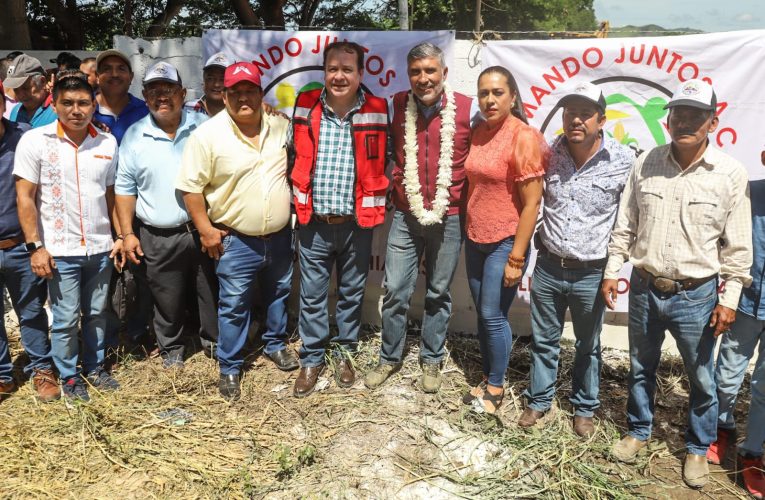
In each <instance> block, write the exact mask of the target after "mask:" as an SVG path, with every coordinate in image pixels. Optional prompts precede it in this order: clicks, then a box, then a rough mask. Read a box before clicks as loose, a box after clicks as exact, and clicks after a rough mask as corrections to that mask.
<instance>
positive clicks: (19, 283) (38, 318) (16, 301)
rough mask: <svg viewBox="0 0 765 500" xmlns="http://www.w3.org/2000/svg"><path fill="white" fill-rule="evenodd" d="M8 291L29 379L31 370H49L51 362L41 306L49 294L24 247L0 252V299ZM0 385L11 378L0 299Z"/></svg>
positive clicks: (3, 304)
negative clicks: (27, 362) (16, 317)
mask: <svg viewBox="0 0 765 500" xmlns="http://www.w3.org/2000/svg"><path fill="white" fill-rule="evenodd" d="M3 287H7V288H8V293H9V295H10V296H11V303H12V304H13V309H14V310H15V311H16V316H18V318H19V329H20V331H21V344H22V345H23V346H24V350H25V351H26V353H27V355H28V356H29V364H27V366H25V367H24V373H25V374H26V375H27V376H31V375H32V373H33V371H34V370H49V369H50V368H51V364H52V360H51V354H50V340H49V339H48V315H47V314H46V313H45V309H44V308H43V305H44V304H45V297H46V296H47V294H48V287H47V285H46V283H45V279H44V278H38V277H37V276H36V275H35V273H33V272H32V267H31V266H30V264H29V253H28V252H27V250H26V248H24V245H16V246H15V247H11V248H7V249H5V250H0V295H2V293H3ZM0 318H3V319H0V381H8V380H10V379H11V378H12V376H11V372H12V371H13V364H12V363H11V356H10V352H9V351H8V336H7V333H6V331H5V320H4V318H5V300H3V298H2V297H0Z"/></svg>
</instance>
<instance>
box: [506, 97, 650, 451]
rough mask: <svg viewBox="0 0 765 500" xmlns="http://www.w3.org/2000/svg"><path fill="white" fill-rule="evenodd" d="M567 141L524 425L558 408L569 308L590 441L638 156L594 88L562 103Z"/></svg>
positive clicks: (555, 189) (540, 280)
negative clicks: (620, 233)
mask: <svg viewBox="0 0 765 500" xmlns="http://www.w3.org/2000/svg"><path fill="white" fill-rule="evenodd" d="M558 106H560V107H562V108H563V135H561V136H559V137H557V138H556V139H555V140H554V141H553V143H552V145H551V149H552V156H551V157H550V164H549V167H548V169H547V172H546V173H545V194H544V211H543V214H542V227H541V228H540V230H539V232H538V235H537V236H538V237H537V239H536V240H535V241H536V244H537V250H538V251H539V253H538V256H537V262H536V267H535V269H534V274H533V276H532V279H531V332H532V333H531V336H532V344H531V349H530V351H531V376H530V383H529V387H528V389H527V390H526V392H525V396H526V398H527V400H528V407H527V408H526V409H525V410H524V412H523V415H521V418H520V419H519V420H518V425H520V426H522V427H531V426H533V425H534V424H535V423H536V421H537V420H538V419H539V418H540V417H541V416H542V415H543V414H544V412H546V411H547V410H548V409H549V408H550V406H551V405H552V400H553V397H554V395H555V384H556V381H557V378H558V355H559V353H560V337H561V334H562V333H563V320H564V317H565V314H566V309H568V310H569V311H570V312H571V320H572V322H573V324H574V335H575V336H576V357H575V358H574V368H573V370H572V381H571V396H570V401H571V405H572V406H573V410H574V422H573V428H574V432H576V434H578V435H579V436H583V437H589V436H591V435H592V433H593V432H594V431H595V428H594V425H593V415H594V413H595V410H596V409H597V408H598V407H599V405H600V402H599V400H598V389H599V385H600V366H601V359H600V331H601V328H602V326H603V315H604V313H605V302H604V301H603V298H602V297H601V295H600V282H601V280H602V279H603V271H604V269H605V265H606V253H607V251H606V249H607V247H608V241H609V237H610V235H611V229H612V228H613V226H614V221H615V220H616V212H617V209H618V207H619V198H620V197H621V192H622V190H623V189H624V185H625V183H626V182H627V176H628V174H629V172H630V169H631V167H632V164H633V162H634V161H635V153H634V152H633V151H632V150H631V149H630V148H628V147H626V146H623V145H622V144H619V143H618V142H617V141H615V140H614V139H612V138H611V137H608V136H607V135H606V134H605V133H604V132H603V126H604V125H605V123H606V100H605V98H604V97H603V93H602V92H601V90H600V88H599V87H597V86H596V85H593V84H591V83H581V84H577V85H575V86H573V87H571V88H570V89H569V90H568V92H567V93H566V95H565V96H564V97H563V98H562V99H561V100H560V102H559V103H558Z"/></svg>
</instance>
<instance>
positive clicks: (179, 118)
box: [115, 62, 218, 368]
mask: <svg viewBox="0 0 765 500" xmlns="http://www.w3.org/2000/svg"><path fill="white" fill-rule="evenodd" d="M143 97H144V99H146V104H147V105H148V107H149V115H147V116H145V117H144V118H142V119H140V120H139V121H137V122H136V123H135V124H134V125H133V126H132V127H130V130H128V131H127V133H126V134H125V136H124V138H123V140H122V144H121V145H120V162H119V169H118V174H117V181H116V184H115V193H116V204H117V213H118V216H119V218H120V226H121V227H125V228H133V227H135V228H136V230H137V231H136V232H134V231H133V230H126V231H125V232H124V234H122V235H121V237H122V238H124V247H123V251H124V254H125V256H126V257H127V259H128V260H129V261H131V262H133V263H134V264H139V263H140V261H141V260H145V262H146V280H147V282H148V285H149V289H150V290H151V295H152V297H153V299H154V319H153V324H154V333H155V334H156V336H157V344H158V345H159V349H160V354H161V355H162V360H163V366H164V367H165V368H182V367H183V366H184V358H185V356H186V354H187V352H186V348H187V347H188V344H190V341H191V340H194V339H193V337H195V336H197V335H201V337H202V339H201V340H202V343H203V344H204V345H206V346H207V349H208V351H209V349H210V346H211V344H212V343H213V342H215V341H216V340H217V338H218V325H217V318H216V308H217V294H218V282H217V279H216V277H215V268H214V265H213V260H212V259H210V257H208V256H207V255H206V254H205V253H203V252H202V251H201V245H200V242H199V233H198V232H197V230H196V228H195V227H194V224H193V223H192V222H191V216H189V213H188V212H187V211H186V206H185V205H184V204H183V198H182V197H181V194H180V193H179V192H178V191H176V190H175V186H174V184H175V178H176V176H177V175H178V171H179V170H180V168H181V158H182V156H183V148H184V146H185V145H186V142H187V141H188V138H189V136H190V135H191V133H192V132H193V131H194V130H196V129H197V127H198V126H199V125H201V124H202V123H203V122H204V121H205V120H207V117H206V116H204V115H202V114H200V113H195V112H193V111H191V110H188V109H184V108H183V101H184V98H185V97H186V89H185V88H183V84H182V81H181V76H180V74H179V73H178V70H177V68H175V67H174V66H173V65H171V64H169V63H167V62H158V63H156V64H155V65H154V66H152V67H151V68H149V70H148V71H147V72H146V75H145V77H144V79H143ZM134 217H137V221H136V220H135V219H134ZM134 222H135V223H136V224H134ZM192 316H194V318H193V319H192V320H191V321H187V319H190V318H191V317H192ZM197 325H199V326H200V328H198V329H197V331H196V332H195V331H189V330H191V329H192V328H194V329H196V326H197Z"/></svg>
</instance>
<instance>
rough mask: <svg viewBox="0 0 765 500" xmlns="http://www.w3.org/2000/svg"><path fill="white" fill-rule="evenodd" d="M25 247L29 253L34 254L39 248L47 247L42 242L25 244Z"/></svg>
mask: <svg viewBox="0 0 765 500" xmlns="http://www.w3.org/2000/svg"><path fill="white" fill-rule="evenodd" d="M25 246H26V247H27V252H29V253H32V252H34V251H35V250H37V249H38V248H42V247H44V246H45V245H43V242H42V241H30V242H27V243H25Z"/></svg>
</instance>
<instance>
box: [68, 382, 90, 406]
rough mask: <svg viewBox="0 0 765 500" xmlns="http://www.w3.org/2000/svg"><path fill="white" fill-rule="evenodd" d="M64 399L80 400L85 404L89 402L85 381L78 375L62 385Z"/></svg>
mask: <svg viewBox="0 0 765 500" xmlns="http://www.w3.org/2000/svg"><path fill="white" fill-rule="evenodd" d="M63 389H64V397H65V398H67V399H71V400H80V401H83V402H85V403H87V402H88V401H90V395H88V388H87V386H86V385H85V381H84V380H82V378H81V377H80V376H79V375H75V376H74V377H72V378H70V379H69V380H67V381H66V382H64V384H63Z"/></svg>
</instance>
